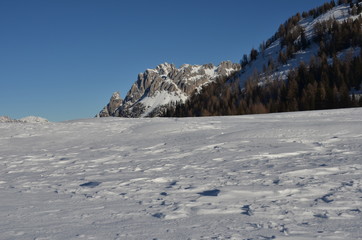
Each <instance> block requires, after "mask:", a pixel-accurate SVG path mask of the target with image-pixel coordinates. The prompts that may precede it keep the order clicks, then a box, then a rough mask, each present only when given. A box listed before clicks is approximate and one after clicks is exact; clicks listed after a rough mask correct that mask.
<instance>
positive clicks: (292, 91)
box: [163, 0, 362, 117]
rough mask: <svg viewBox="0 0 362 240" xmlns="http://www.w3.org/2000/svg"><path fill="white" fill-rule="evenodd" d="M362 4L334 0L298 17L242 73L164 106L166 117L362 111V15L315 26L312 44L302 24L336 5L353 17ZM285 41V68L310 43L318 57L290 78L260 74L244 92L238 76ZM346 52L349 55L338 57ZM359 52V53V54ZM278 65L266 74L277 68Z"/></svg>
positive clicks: (281, 60)
mask: <svg viewBox="0 0 362 240" xmlns="http://www.w3.org/2000/svg"><path fill="white" fill-rule="evenodd" d="M360 2H361V0H359V1H352V0H339V1H338V3H335V2H334V1H331V2H329V3H325V4H324V5H323V6H320V7H318V8H315V9H312V10H310V11H309V12H303V13H302V14H300V13H298V14H296V15H295V16H293V17H291V18H290V19H288V20H287V21H286V22H285V23H284V24H282V25H280V27H279V29H278V31H277V32H276V34H275V35H274V36H273V37H272V38H270V39H269V40H268V41H266V42H265V43H262V44H261V45H260V47H259V51H257V50H256V49H252V50H251V52H250V54H249V56H248V55H246V54H245V55H244V56H243V57H242V59H241V61H240V64H241V67H242V70H241V71H240V72H235V73H234V74H232V75H231V76H229V77H227V78H226V77H224V78H219V79H217V80H216V81H215V82H213V83H211V84H209V85H207V86H206V87H204V88H203V89H202V90H201V91H200V92H196V91H195V93H194V94H193V95H192V96H191V97H190V98H189V99H188V100H187V101H186V102H185V103H176V107H174V103H173V104H170V106H168V107H166V108H165V111H164V114H163V116H164V117H194V116H220V115H241V114H257V113H274V112H288V111H305V110H321V109H335V108H348V107H362V96H361V94H360V93H361V90H362V89H361V87H362V51H361V47H362V17H361V16H360V17H358V18H355V20H351V19H349V20H347V21H344V22H338V21H337V20H335V19H329V20H327V21H323V22H319V23H318V24H315V26H314V29H313V31H314V34H313V36H314V37H313V39H309V40H307V38H306V36H305V31H304V29H303V28H302V27H300V26H299V25H298V22H299V21H300V20H301V19H302V18H307V17H312V18H316V17H318V16H320V15H321V14H323V13H326V12H327V11H329V10H330V9H332V8H333V7H335V6H336V5H337V4H339V5H340V4H349V6H350V10H349V11H350V15H352V16H353V15H354V16H356V15H358V14H360V13H361V12H362V5H360V4H359V3H360ZM277 39H280V41H281V48H282V49H284V50H281V51H280V53H279V57H278V62H279V64H285V63H286V62H287V61H288V60H289V59H291V58H293V55H294V54H295V53H296V52H297V51H299V50H301V49H308V47H309V46H310V45H311V43H316V44H318V46H319V52H318V55H317V56H315V57H312V58H311V60H310V62H308V63H304V62H301V63H300V65H299V67H298V68H296V69H292V70H291V71H290V72H289V73H288V75H287V79H267V80H266V79H265V78H264V79H263V78H262V77H261V76H263V75H265V72H264V73H255V74H253V76H251V77H250V78H249V79H248V81H247V82H246V83H245V86H243V87H242V88H241V87H240V86H239V82H240V81H239V78H240V75H241V74H242V73H243V69H244V68H245V67H247V66H248V64H249V63H250V62H252V61H254V60H255V59H256V58H257V56H258V54H259V52H262V51H263V50H264V49H266V48H268V47H269V46H270V45H271V44H272V43H273V42H274V41H276V40H277ZM342 50H344V55H343V56H339V55H338V54H339V53H340V51H342ZM356 53H357V54H356ZM275 65H276V64H273V62H270V61H269V63H268V67H267V68H265V71H270V70H275Z"/></svg>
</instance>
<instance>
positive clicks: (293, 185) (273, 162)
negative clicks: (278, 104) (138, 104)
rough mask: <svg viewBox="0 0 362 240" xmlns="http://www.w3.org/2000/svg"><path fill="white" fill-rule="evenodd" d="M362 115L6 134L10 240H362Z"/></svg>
mask: <svg viewBox="0 0 362 240" xmlns="http://www.w3.org/2000/svg"><path fill="white" fill-rule="evenodd" d="M361 116H362V108H351V109H339V110H329V111H310V112H307V111H306V112H296V113H278V114H264V115H245V116H233V117H231V116H226V117H205V118H152V119H124V118H101V119H97V118H93V119H85V120H77V121H69V122H63V123H49V124H13V123H2V124H0V153H1V154H0V166H1V167H0V196H1V197H0V219H1V221H0V229H1V230H0V239H2V240H13V239H17V240H28V239H38V240H40V239H52V240H68V239H74V240H76V239H115V240H123V239H127V240H139V239H149V240H151V239H158V240H161V239H165V240H166V239H175V240H176V239H180V240H183V239H190V240H200V239H220V240H221V239H222V240H223V239H230V240H266V239H276V240H279V239H281V240H283V239H284V240H286V239H288V240H289V239H290V240H310V239H321V240H331V239H335V240H346V239H348V240H358V239H362V235H361V229H362V204H361V200H362V163H361V156H362V146H361V144H362V128H361V126H362V118H361Z"/></svg>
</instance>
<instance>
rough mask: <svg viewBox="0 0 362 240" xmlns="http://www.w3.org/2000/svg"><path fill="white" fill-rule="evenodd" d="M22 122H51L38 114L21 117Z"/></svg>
mask: <svg viewBox="0 0 362 240" xmlns="http://www.w3.org/2000/svg"><path fill="white" fill-rule="evenodd" d="M19 120H20V121H22V122H27V123H47V122H49V121H48V119H45V118H42V117H36V116H28V117H24V118H21V119H19Z"/></svg>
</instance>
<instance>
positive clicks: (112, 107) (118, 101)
mask: <svg viewBox="0 0 362 240" xmlns="http://www.w3.org/2000/svg"><path fill="white" fill-rule="evenodd" d="M122 102H123V100H122V98H121V96H120V94H119V92H114V93H113V95H112V97H111V99H110V100H109V103H108V104H107V106H105V107H104V108H103V109H102V111H101V112H100V113H99V116H100V117H110V116H113V115H114V113H115V111H116V110H117V109H118V108H119V107H120V106H121V105H122Z"/></svg>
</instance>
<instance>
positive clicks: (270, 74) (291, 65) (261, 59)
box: [240, 4, 362, 87]
mask: <svg viewBox="0 0 362 240" xmlns="http://www.w3.org/2000/svg"><path fill="white" fill-rule="evenodd" d="M360 16H362V13H361V14H359V15H352V14H351V8H350V6H349V4H342V5H338V6H335V7H334V8H332V9H331V10H329V11H327V12H326V13H324V14H322V15H320V16H318V17H316V18H314V17H313V16H308V17H307V18H303V17H302V18H301V20H300V21H299V22H298V23H297V26H299V27H302V28H303V29H304V31H305V36H306V40H307V41H310V42H311V45H310V46H308V47H307V48H306V49H303V50H300V51H298V52H296V53H295V54H293V57H292V58H291V59H288V60H287V62H286V63H280V61H279V59H278V57H279V54H280V52H284V53H285V52H287V46H283V47H282V45H281V41H282V39H281V38H278V39H276V40H275V41H273V42H272V43H271V44H270V46H269V47H268V48H266V49H265V50H263V51H261V52H260V54H258V56H257V57H256V59H255V60H254V61H250V63H249V64H248V65H247V66H246V67H245V68H244V69H242V70H241V73H240V86H241V87H243V86H244V84H245V82H246V80H247V79H248V78H249V77H250V76H252V75H253V74H255V72H258V73H263V74H262V76H261V78H264V79H265V80H270V79H271V80H275V79H286V78H287V74H288V73H289V71H290V70H292V69H295V68H296V67H298V66H299V65H300V63H301V62H304V63H305V64H307V65H308V63H309V62H310V60H311V58H312V57H317V55H318V51H319V49H320V46H319V43H316V42H313V38H314V36H315V33H314V27H315V25H316V24H318V23H321V22H324V21H328V20H331V19H333V20H337V21H338V22H343V21H346V20H348V19H351V20H354V19H357V18H358V17H360ZM295 29H296V27H295ZM300 40H301V36H299V37H298V38H297V39H296V40H295V44H298V42H299V41H300ZM360 51H361V49H360V48H351V49H345V50H344V51H342V52H340V53H339V54H338V57H340V58H344V57H345V55H346V53H347V52H352V53H353V54H354V55H355V56H357V55H359V54H360ZM270 63H272V65H273V67H272V69H271V70H269V71H268V66H270ZM266 69H267V71H265V70H266Z"/></svg>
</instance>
